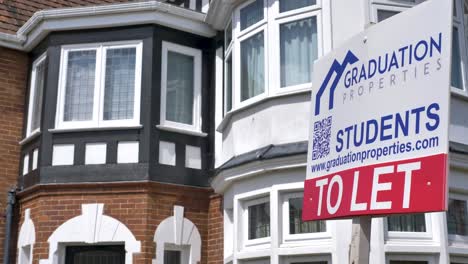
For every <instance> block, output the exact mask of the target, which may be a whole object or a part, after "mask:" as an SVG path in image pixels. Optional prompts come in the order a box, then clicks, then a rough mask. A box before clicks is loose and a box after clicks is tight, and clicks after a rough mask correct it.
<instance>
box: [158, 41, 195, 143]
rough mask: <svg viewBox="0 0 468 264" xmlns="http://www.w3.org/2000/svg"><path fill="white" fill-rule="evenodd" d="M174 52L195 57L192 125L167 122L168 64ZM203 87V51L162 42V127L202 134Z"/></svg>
mask: <svg viewBox="0 0 468 264" xmlns="http://www.w3.org/2000/svg"><path fill="white" fill-rule="evenodd" d="M169 51H170V52H174V53H178V54H183V55H186V56H190V57H193V59H194V61H193V63H194V65H193V66H194V68H193V71H194V73H193V74H194V75H193V76H194V80H193V81H194V83H193V84H194V87H193V96H194V98H193V110H192V124H183V123H178V122H174V121H169V120H166V96H167V63H168V56H167V55H168V53H169ZM201 85H202V51H201V50H199V49H194V48H190V47H187V46H182V45H179V44H175V43H171V42H167V41H163V42H162V63H161V111H160V122H161V126H162V127H166V128H167V127H171V128H173V129H178V131H180V130H184V131H193V132H195V133H197V134H201V133H202V132H201V127H202V116H201V105H202V98H201Z"/></svg>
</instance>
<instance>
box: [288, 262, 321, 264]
mask: <svg viewBox="0 0 468 264" xmlns="http://www.w3.org/2000/svg"><path fill="white" fill-rule="evenodd" d="M291 264H327V262H326V261H318V262H317V261H314V262H291Z"/></svg>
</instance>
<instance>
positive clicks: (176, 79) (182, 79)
mask: <svg viewBox="0 0 468 264" xmlns="http://www.w3.org/2000/svg"><path fill="white" fill-rule="evenodd" d="M193 101H194V57H193V56H188V55H184V54H179V53H176V52H172V51H169V52H168V54H167V90H166V120H169V121H173V122H178V123H183V124H188V125H192V124H193Z"/></svg>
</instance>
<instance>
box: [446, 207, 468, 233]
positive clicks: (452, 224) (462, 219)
mask: <svg viewBox="0 0 468 264" xmlns="http://www.w3.org/2000/svg"><path fill="white" fill-rule="evenodd" d="M467 227H468V215H467V210H466V201H460V200H452V199H450V200H449V208H448V212H447V228H448V233H449V234H454V235H455V234H456V235H462V236H466V235H468V230H467V229H468V228H467Z"/></svg>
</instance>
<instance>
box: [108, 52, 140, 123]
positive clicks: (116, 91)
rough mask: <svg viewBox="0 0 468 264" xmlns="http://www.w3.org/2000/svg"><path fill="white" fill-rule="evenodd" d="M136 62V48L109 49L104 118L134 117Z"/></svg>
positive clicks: (120, 118)
mask: <svg viewBox="0 0 468 264" xmlns="http://www.w3.org/2000/svg"><path fill="white" fill-rule="evenodd" d="M135 63H136V48H124V49H109V50H107V54H106V77H105V85H104V87H105V90H104V120H123V119H132V118H133V109H134V103H135V102H134V101H135V100H134V98H135Z"/></svg>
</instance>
